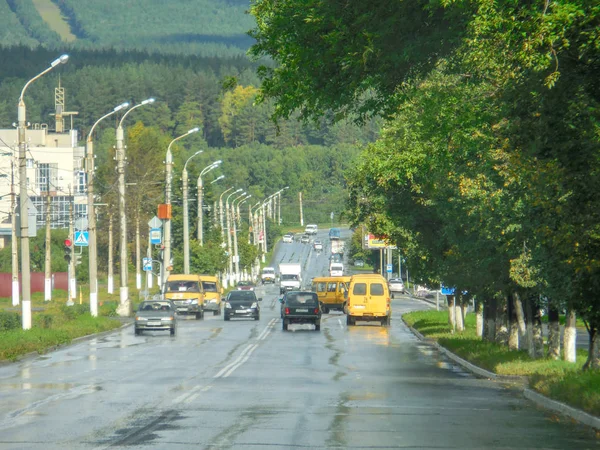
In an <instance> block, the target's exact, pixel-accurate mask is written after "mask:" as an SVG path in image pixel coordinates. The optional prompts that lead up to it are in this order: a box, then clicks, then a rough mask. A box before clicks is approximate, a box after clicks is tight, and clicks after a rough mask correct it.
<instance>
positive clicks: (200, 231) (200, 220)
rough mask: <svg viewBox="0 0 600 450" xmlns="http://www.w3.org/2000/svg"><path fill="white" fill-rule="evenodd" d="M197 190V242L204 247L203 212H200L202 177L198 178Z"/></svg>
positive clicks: (202, 193)
mask: <svg viewBox="0 0 600 450" xmlns="http://www.w3.org/2000/svg"><path fill="white" fill-rule="evenodd" d="M197 189H198V196H197V199H198V205H197V206H198V214H197V217H198V233H197V236H198V242H200V245H201V246H202V245H204V211H203V210H202V205H203V203H204V192H203V191H204V187H203V186H202V176H199V177H198V183H197Z"/></svg>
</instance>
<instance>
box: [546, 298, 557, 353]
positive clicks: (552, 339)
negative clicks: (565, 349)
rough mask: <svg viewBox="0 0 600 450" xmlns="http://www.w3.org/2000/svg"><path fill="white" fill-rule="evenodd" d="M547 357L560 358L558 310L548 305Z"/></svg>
mask: <svg viewBox="0 0 600 450" xmlns="http://www.w3.org/2000/svg"><path fill="white" fill-rule="evenodd" d="M548 356H549V357H550V358H552V359H559V358H560V322H559V314H558V308H556V306H553V305H552V304H550V305H548Z"/></svg>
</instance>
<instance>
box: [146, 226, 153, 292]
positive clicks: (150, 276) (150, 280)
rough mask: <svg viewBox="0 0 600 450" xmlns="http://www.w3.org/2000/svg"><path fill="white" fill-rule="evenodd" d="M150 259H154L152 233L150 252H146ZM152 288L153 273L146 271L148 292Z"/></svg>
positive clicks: (149, 245) (149, 243)
mask: <svg viewBox="0 0 600 450" xmlns="http://www.w3.org/2000/svg"><path fill="white" fill-rule="evenodd" d="M146 256H147V257H148V258H152V243H151V242H150V233H148V250H147V252H146ZM151 288H152V271H150V270H147V271H146V291H147V292H148V293H150V289H151Z"/></svg>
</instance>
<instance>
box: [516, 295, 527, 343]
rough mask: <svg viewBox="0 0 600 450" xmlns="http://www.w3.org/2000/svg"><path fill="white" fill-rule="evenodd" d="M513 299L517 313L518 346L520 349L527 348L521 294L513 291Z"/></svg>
mask: <svg viewBox="0 0 600 450" xmlns="http://www.w3.org/2000/svg"><path fill="white" fill-rule="evenodd" d="M513 299H514V301H515V314H516V315H517V325H518V326H519V347H520V348H521V349H525V348H527V340H526V339H525V337H526V335H527V326H526V324H525V311H524V310H523V301H522V300H521V295H520V294H519V293H518V292H514V293H513Z"/></svg>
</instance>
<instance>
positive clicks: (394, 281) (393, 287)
mask: <svg viewBox="0 0 600 450" xmlns="http://www.w3.org/2000/svg"><path fill="white" fill-rule="evenodd" d="M388 287H389V289H390V294H394V293H396V292H397V293H399V294H404V293H405V292H406V290H405V289H404V282H403V281H402V279H400V278H391V279H390V280H389V281H388Z"/></svg>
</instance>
